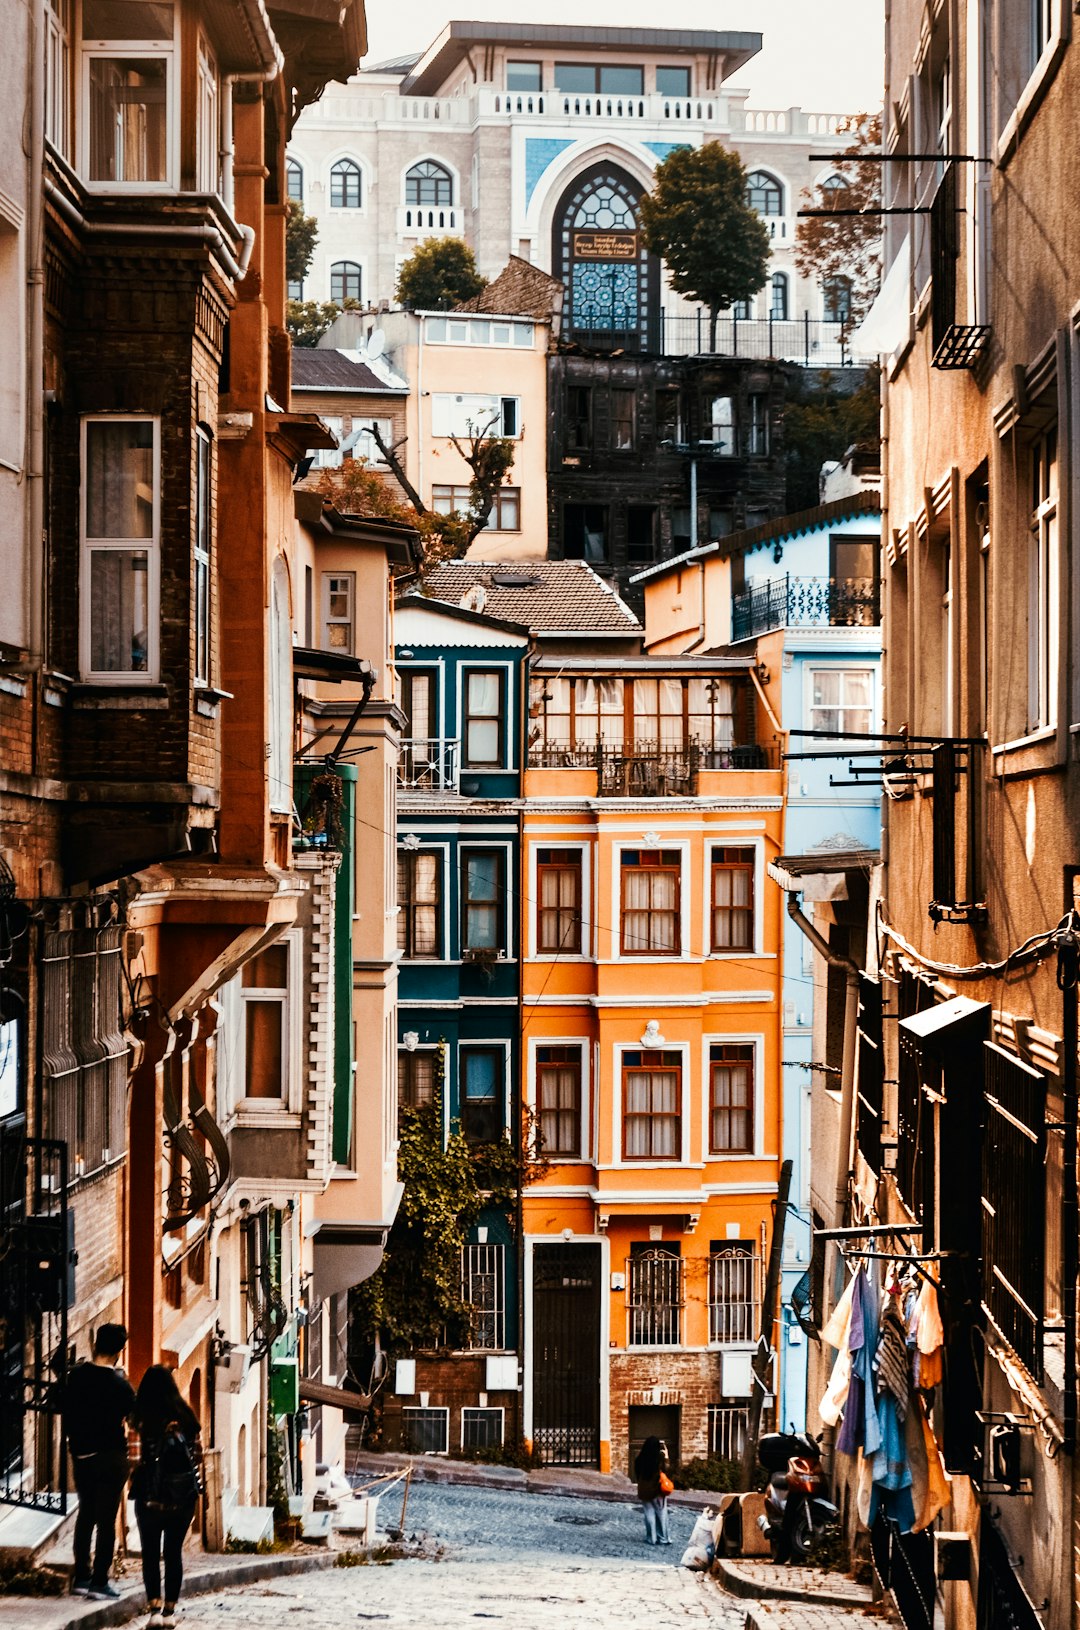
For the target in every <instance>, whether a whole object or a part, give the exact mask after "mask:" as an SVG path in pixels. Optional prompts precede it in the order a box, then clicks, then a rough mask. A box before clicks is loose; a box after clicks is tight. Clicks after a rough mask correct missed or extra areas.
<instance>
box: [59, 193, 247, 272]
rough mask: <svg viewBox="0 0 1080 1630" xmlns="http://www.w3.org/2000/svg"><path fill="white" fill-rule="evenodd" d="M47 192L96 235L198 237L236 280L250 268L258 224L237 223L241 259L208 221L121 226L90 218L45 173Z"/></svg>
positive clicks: (86, 230) (65, 212) (73, 219)
mask: <svg viewBox="0 0 1080 1630" xmlns="http://www.w3.org/2000/svg"><path fill="white" fill-rule="evenodd" d="M45 192H46V194H47V196H48V197H49V199H50V200H51V202H52V203H53V204H54V206H55V207H56V209H57V210H59V212H60V214H61V215H63V216H65V217H66V218H67V220H69V221H70V222H71V224H72V226H74V227H76V228H77V229H78V230H79V231H80V232H84V233H86V234H87V235H89V236H94V237H96V236H99V235H101V234H105V233H108V234H111V235H116V236H123V237H126V238H188V239H192V238H194V239H197V240H198V241H199V242H201V243H208V244H209V245H210V246H211V249H212V250H213V252H214V253H215V254H216V255H217V257H218V259H219V260H220V261H221V264H222V266H223V267H224V268H225V270H226V272H228V274H229V276H230V277H231V278H233V279H234V280H235V281H236V282H238V283H239V282H242V281H243V279H244V278H245V277H246V276H247V268H248V266H249V264H250V262H251V255H252V251H253V249H254V248H255V229H254V227H250V226H240V225H237V228H236V230H237V234H238V235H239V237H240V238H241V239H242V240H243V248H242V249H241V251H240V259H239V260H237V259H236V258H235V256H234V255H233V252H232V250H231V249H230V248H229V246H228V244H227V242H226V240H225V235H224V233H223V232H222V231H221V228H220V227H217V226H205V225H203V226H164V225H162V224H160V223H158V224H155V225H152V226H151V225H147V224H143V223H134V224H132V225H127V224H125V225H123V226H120V225H117V224H115V223H113V222H106V221H88V220H87V219H86V216H85V215H84V214H83V213H82V210H81V209H79V207H78V205H77V204H74V203H72V201H71V199H70V198H68V197H67V195H66V194H65V193H63V192H61V190H60V188H59V187H58V186H57V185H56V183H55V181H53V180H52V179H51V178H50V177H49V176H46V177H45Z"/></svg>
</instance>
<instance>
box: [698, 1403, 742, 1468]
mask: <svg viewBox="0 0 1080 1630" xmlns="http://www.w3.org/2000/svg"><path fill="white" fill-rule="evenodd" d="M706 1415H707V1420H708V1432H709V1455H710V1458H711V1459H713V1460H741V1459H742V1455H743V1449H744V1448H745V1447H746V1433H747V1428H748V1426H749V1423H750V1411H749V1410H748V1409H747V1407H746V1405H745V1404H731V1403H727V1402H726V1401H725V1402H723V1403H719V1404H709V1405H708V1406H707V1408H706Z"/></svg>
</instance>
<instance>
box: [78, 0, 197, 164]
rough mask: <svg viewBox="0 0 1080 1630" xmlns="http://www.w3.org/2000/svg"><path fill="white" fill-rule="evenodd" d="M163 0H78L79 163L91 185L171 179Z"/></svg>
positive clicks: (170, 82)
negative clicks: (80, 78) (80, 59)
mask: <svg viewBox="0 0 1080 1630" xmlns="http://www.w3.org/2000/svg"><path fill="white" fill-rule="evenodd" d="M174 35H175V13H174V7H173V5H172V3H171V0H83V8H82V55H83V107H84V120H83V124H82V128H81V147H82V158H83V168H84V170H85V177H86V180H87V181H88V182H89V183H90V184H91V185H92V186H94V185H96V186H106V187H121V188H130V187H146V186H169V185H175V164H174V161H173V147H174V145H175V124H176V113H175V101H176V92H177V85H176V79H177V73H176V62H175V43H174Z"/></svg>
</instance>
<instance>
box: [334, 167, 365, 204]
mask: <svg viewBox="0 0 1080 1630" xmlns="http://www.w3.org/2000/svg"><path fill="white" fill-rule="evenodd" d="M362 196H363V193H362V181H361V174H360V166H359V164H357V163H356V161H355V160H354V159H351V158H339V159H338V161H337V163H336V164H335V165H334V166H333V168H332V169H331V171H330V207H331V209H359V208H360V204H361V201H362Z"/></svg>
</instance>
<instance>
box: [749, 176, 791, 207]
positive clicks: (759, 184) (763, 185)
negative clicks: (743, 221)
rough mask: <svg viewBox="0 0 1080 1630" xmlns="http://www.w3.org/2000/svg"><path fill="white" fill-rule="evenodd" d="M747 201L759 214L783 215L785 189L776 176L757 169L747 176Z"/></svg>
mask: <svg viewBox="0 0 1080 1630" xmlns="http://www.w3.org/2000/svg"><path fill="white" fill-rule="evenodd" d="M746 202H747V203H748V204H749V205H750V208H751V209H756V210H757V212H758V214H759V215H783V213H784V189H783V187H781V185H780V183H779V181H777V179H776V177H775V176H772V175H768V174H766V172H765V171H764V170H755V171H754V173H753V175H748V176H747V178H746Z"/></svg>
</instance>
